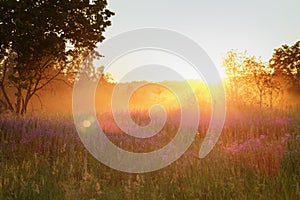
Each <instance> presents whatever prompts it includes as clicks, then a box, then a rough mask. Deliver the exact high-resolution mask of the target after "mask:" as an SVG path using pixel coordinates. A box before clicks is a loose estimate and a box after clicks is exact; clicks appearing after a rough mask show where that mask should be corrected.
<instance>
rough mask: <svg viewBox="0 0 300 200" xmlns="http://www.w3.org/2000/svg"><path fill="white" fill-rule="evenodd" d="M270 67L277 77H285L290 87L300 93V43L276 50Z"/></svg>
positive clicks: (283, 46)
mask: <svg viewBox="0 0 300 200" xmlns="http://www.w3.org/2000/svg"><path fill="white" fill-rule="evenodd" d="M270 66H272V67H273V68H274V69H275V74H276V76H279V77H283V78H284V79H285V80H286V81H287V83H288V85H289V86H290V87H292V88H294V89H296V90H297V91H298V92H300V41H298V42H296V43H295V44H294V45H291V46H288V45H286V44H285V45H282V46H281V47H279V48H277V49H274V53H273V56H272V58H271V59H270Z"/></svg>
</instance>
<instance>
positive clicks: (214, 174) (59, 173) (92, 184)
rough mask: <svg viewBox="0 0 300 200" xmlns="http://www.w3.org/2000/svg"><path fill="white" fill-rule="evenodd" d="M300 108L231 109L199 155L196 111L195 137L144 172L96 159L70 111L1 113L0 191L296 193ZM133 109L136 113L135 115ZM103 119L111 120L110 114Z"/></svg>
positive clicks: (157, 195)
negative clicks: (174, 156)
mask: <svg viewBox="0 0 300 200" xmlns="http://www.w3.org/2000/svg"><path fill="white" fill-rule="evenodd" d="M299 113H300V112H297V109H293V112H288V113H286V112H275V111H272V112H271V111H268V112H258V111H257V110H249V111H247V112H231V114H230V115H228V116H227V120H226V123H225V126H224V129H223V133H222V135H221V138H220V140H219V142H218V144H217V146H216V147H215V148H214V150H213V151H212V152H211V153H210V154H209V155H208V156H207V157H206V158H204V159H199V158H198V157H197V155H198V151H199V149H200V146H201V143H202V141H203V138H204V136H205V131H206V129H207V126H208V120H206V119H202V121H201V123H200V126H199V130H198V134H197V136H196V138H195V142H194V143H193V144H192V145H191V147H190V148H189V149H188V151H187V152H186V153H185V154H184V155H183V156H182V157H181V158H180V159H179V160H177V161H176V162H174V163H172V164H171V165H169V166H168V167H166V168H164V169H161V170H158V171H155V172H151V173H146V174H127V173H123V172H118V171H115V170H113V169H111V168H109V167H107V166H104V165H103V164H101V163H100V162H98V161H97V160H96V159H94V158H93V157H92V156H91V155H90V154H89V153H88V152H87V151H86V150H85V148H84V146H83V144H82V143H81V141H80V139H79V137H78V135H77V133H76V131H75V127H74V125H73V122H72V119H71V118H70V117H58V116H52V117H50V116H44V117H41V116H39V117H38V116H25V117H19V116H12V115H2V116H1V117H0V199H43V200H44V199H89V200H90V199H160V200H161V199H166V200H167V199H168V200H169V199H271V198H272V199H300V123H299ZM139 117H140V118H143V114H139V113H135V120H136V121H137V122H141V121H142V119H139ZM102 118H103V116H102ZM145 118H147V117H145ZM104 119H105V122H104V124H106V127H112V126H109V123H113V122H112V121H110V118H109V116H107V118H104ZM100 124H101V123H100ZM172 126H173V125H172V123H167V125H166V126H165V127H164V129H163V130H162V132H161V133H160V134H162V136H159V137H158V138H153V140H154V141H155V142H156V143H155V145H154V146H155V147H160V146H161V145H162V142H164V141H169V140H170V138H168V137H172V136H173V135H172V134H168V132H172V131H170V130H173V129H172ZM106 132H107V136H108V137H109V138H110V139H111V140H112V141H113V142H114V143H116V144H119V145H121V146H122V145H123V146H122V147H124V148H128V149H130V150H133V149H135V148H141V146H142V147H143V148H146V149H147V148H149V149H148V150H152V149H151V148H152V146H151V145H152V144H153V141H151V143H150V142H149V143H147V141H146V142H145V141H142V140H135V139H133V138H130V137H129V138H126V136H124V134H122V133H115V132H113V131H111V133H110V131H109V128H107V129H106ZM161 137H163V138H165V139H164V140H161ZM125 141H126V142H125ZM133 144H134V145H133ZM147 145H148V146H147ZM137 151H139V150H137ZM146 151H147V150H146Z"/></svg>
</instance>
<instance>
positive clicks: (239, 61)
mask: <svg viewBox="0 0 300 200" xmlns="http://www.w3.org/2000/svg"><path fill="white" fill-rule="evenodd" d="M246 57H247V52H246V51H245V52H238V51H236V50H230V51H229V52H227V54H226V56H225V58H224V60H223V66H224V67H225V73H226V75H227V77H228V81H229V82H228V84H229V85H228V86H229V93H230V95H231V98H232V100H233V102H234V103H235V104H239V103H241V102H240V101H241V99H240V91H241V89H242V82H243V80H244V76H245V75H246V74H245V69H244V60H245V59H246Z"/></svg>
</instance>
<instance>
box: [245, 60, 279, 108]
mask: <svg viewBox="0 0 300 200" xmlns="http://www.w3.org/2000/svg"><path fill="white" fill-rule="evenodd" d="M244 62H245V68H246V69H245V70H246V71H247V72H248V76H247V77H248V82H249V84H251V82H252V83H253V85H254V86H255V88H256V90H257V91H258V97H259V107H260V108H262V106H263V101H264V99H265V97H266V96H267V95H269V106H270V107H271V108H272V107H273V94H274V92H275V91H278V90H279V89H280V88H279V85H278V83H277V81H276V80H275V79H274V78H273V75H274V69H273V68H272V67H270V66H269V65H268V63H264V62H262V61H261V60H260V59H257V58H256V57H255V56H250V57H247V58H246V59H245V61H244Z"/></svg>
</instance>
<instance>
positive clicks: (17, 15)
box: [0, 0, 114, 114]
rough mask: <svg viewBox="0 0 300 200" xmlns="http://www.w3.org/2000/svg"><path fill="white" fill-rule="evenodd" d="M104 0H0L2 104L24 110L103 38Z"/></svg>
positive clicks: (105, 24)
mask: <svg viewBox="0 0 300 200" xmlns="http://www.w3.org/2000/svg"><path fill="white" fill-rule="evenodd" d="M106 7H107V2H106V0H93V1H90V0H68V1H66V0H55V1H53V0H34V1H33V0H1V1H0V109H1V108H2V109H8V110H10V111H11V112H15V113H18V114H19V113H21V114H23V113H25V112H26V109H27V105H28V103H29V101H30V100H31V98H32V97H33V96H35V95H37V92H38V91H39V90H41V89H43V88H44V87H45V86H46V85H48V84H49V83H51V82H52V81H53V80H55V79H58V78H59V76H61V75H66V74H70V73H74V72H76V71H77V69H78V66H79V64H78V62H80V61H82V59H83V58H84V57H85V56H86V55H88V53H89V52H90V51H91V50H92V49H94V48H95V47H96V45H97V43H99V42H101V41H103V40H104V36H103V32H104V31H105V29H106V28H107V27H108V26H110V24H111V22H110V17H111V16H112V15H113V14H114V13H112V12H111V11H109V10H108V9H107V8H106Z"/></svg>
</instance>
